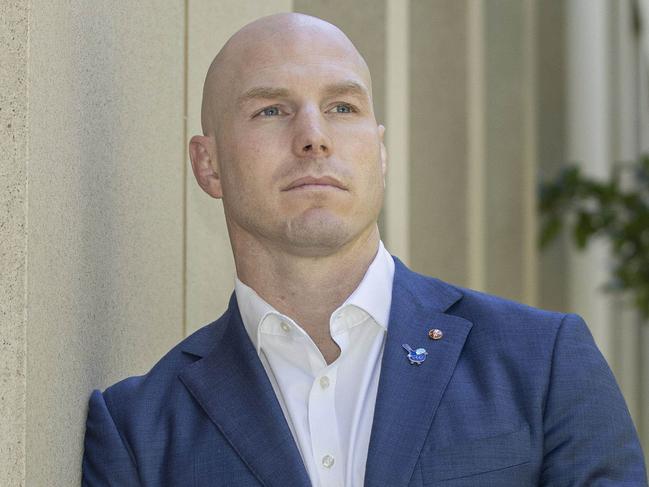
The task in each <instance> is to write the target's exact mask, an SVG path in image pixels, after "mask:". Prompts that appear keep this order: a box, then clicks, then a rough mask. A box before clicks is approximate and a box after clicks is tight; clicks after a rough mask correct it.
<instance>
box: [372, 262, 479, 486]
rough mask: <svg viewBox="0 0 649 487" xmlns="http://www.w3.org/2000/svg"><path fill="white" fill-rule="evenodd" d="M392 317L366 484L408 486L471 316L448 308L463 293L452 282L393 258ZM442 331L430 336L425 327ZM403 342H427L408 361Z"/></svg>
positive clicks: (413, 346)
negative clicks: (420, 355)
mask: <svg viewBox="0 0 649 487" xmlns="http://www.w3.org/2000/svg"><path fill="white" fill-rule="evenodd" d="M395 264H396V267H395V276H394V286H393V291H392V292H393V294H392V307H391V311H390V323H389V326H388V335H387V338H386V343H385V349H384V352H383V361H382V364H381V374H380V379H379V387H378V393H377V398H376V406H375V410H374V421H373V424H372V433H371V437H370V445H369V451H368V456H367V464H366V472H365V485H366V486H387V485H389V486H390V487H398V486H406V485H408V484H409V482H410V478H411V477H412V473H413V471H414V468H415V464H416V462H417V459H418V458H419V455H420V453H421V449H422V447H423V444H424V441H425V440H426V436H427V435H428V430H429V429H430V426H431V424H432V421H433V418H434V416H435V412H436V411H437V407H438V406H439V403H440V400H441V398H442V395H443V393H444V390H445V388H446V385H447V384H448V382H449V380H450V379H451V376H452V374H453V371H454V369H455V365H456V363H457V361H458V359H459V356H460V353H461V351H462V348H463V346H464V342H465V341H466V338H467V336H468V334H469V331H470V329H471V327H472V324H471V322H469V321H467V320H465V319H463V318H460V317H457V316H453V315H451V314H447V313H446V311H448V310H449V308H450V307H451V306H452V305H453V304H455V303H456V302H457V301H459V300H460V299H461V297H462V293H460V292H459V291H458V290H457V289H456V288H454V287H452V286H450V285H448V284H445V283H443V282H442V281H439V280H437V279H432V278H428V277H424V276H421V275H419V274H416V273H414V272H412V271H410V270H409V269H407V268H406V267H405V266H404V265H403V264H402V263H401V261H399V260H398V259H396V258H395ZM435 328H436V329H439V330H441V331H442V333H443V337H442V338H441V339H439V340H431V339H430V338H429V337H428V331H429V330H431V329H435ZM403 344H408V345H410V346H411V347H412V348H419V347H422V348H425V349H426V350H427V351H428V355H427V357H426V360H425V361H424V362H423V363H422V364H421V365H412V364H410V362H409V360H408V358H407V352H406V351H405V350H404V349H403V347H402V346H403Z"/></svg>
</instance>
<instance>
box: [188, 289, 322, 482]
mask: <svg viewBox="0 0 649 487" xmlns="http://www.w3.org/2000/svg"><path fill="white" fill-rule="evenodd" d="M228 315H229V316H228V318H227V319H226V320H223V321H224V323H222V324H221V326H224V327H225V328H224V330H223V333H222V334H221V335H220V337H218V338H217V340H216V345H215V346H214V347H213V348H212V350H211V351H209V352H208V353H207V354H206V355H205V356H204V357H203V358H202V359H200V360H198V361H196V362H194V363H193V364H192V365H190V366H189V367H187V368H186V369H185V370H183V371H182V373H181V374H180V379H181V380H182V382H183V383H184V384H185V386H186V387H187V389H189V391H190V393H191V394H192V395H193V396H194V398H195V399H196V400H197V401H198V404H200V406H201V407H202V408H203V409H204V410H205V412H206V413H207V415H208V416H209V418H210V419H211V420H212V422H213V423H214V424H215V425H216V426H217V427H218V429H219V430H220V431H221V433H222V434H223V436H225V438H226V439H227V440H228V441H229V442H230V444H231V445H232V447H233V448H234V450H235V451H236V452H237V453H238V454H239V455H240V456H241V458H242V459H243V461H244V462H245V463H246V465H248V467H249V468H250V470H251V471H252V472H253V473H254V474H255V476H256V477H257V478H258V479H259V481H260V482H261V483H262V484H263V485H266V486H269V487H270V486H281V487H285V486H287V485H291V486H293V485H294V486H303V485H304V486H308V485H310V481H309V477H308V475H307V472H306V469H305V467H304V464H303V462H302V458H301V456H300V453H299V451H298V449H297V446H296V444H295V441H294V440H293V436H292V434H291V431H290V429H289V427H288V424H287V422H286V419H285V418H284V414H283V412H282V409H281V406H280V405H279V402H278V401H277V397H276V396H275V393H274V391H273V388H272V385H271V384H270V381H269V379H268V376H267V375H266V372H265V370H264V368H263V365H262V364H261V361H260V360H259V357H258V355H257V352H256V351H255V349H254V347H253V345H252V343H251V342H250V339H249V338H248V335H247V334H246V331H245V328H244V326H243V323H242V321H241V316H240V314H239V308H238V306H237V303H236V299H235V297H234V295H233V297H232V299H231V300H230V306H229V309H228ZM188 352H189V353H194V354H197V352H196V351H192V350H188Z"/></svg>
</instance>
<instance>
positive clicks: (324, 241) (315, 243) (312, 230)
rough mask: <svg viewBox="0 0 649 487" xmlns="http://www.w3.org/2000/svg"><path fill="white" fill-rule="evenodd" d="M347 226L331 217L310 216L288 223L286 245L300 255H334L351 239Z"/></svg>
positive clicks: (338, 219)
mask: <svg viewBox="0 0 649 487" xmlns="http://www.w3.org/2000/svg"><path fill="white" fill-rule="evenodd" d="M352 234H353V232H351V231H350V229H349V225H347V224H345V222H344V221H342V220H341V219H340V218H332V216H331V215H318V216H314V215H311V216H310V217H309V218H299V219H295V220H292V221H290V222H288V225H287V227H286V233H285V238H286V243H287V244H288V245H289V246H291V247H292V248H293V249H296V250H297V251H298V252H299V253H300V254H301V255H309V256H318V255H328V254H332V253H334V252H335V251H336V250H338V249H340V248H341V247H343V246H344V245H345V244H347V243H348V242H349V241H350V240H351V239H352V238H353V237H352Z"/></svg>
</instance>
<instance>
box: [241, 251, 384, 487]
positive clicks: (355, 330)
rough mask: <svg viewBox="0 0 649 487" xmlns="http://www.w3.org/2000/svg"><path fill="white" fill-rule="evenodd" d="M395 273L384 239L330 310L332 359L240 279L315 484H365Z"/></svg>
mask: <svg viewBox="0 0 649 487" xmlns="http://www.w3.org/2000/svg"><path fill="white" fill-rule="evenodd" d="M340 272H345V270H344V269H340ZM393 277H394V261H393V260H392V257H391V256H390V254H389V253H388V252H387V251H386V250H385V248H384V246H383V243H382V242H380V243H379V248H378V251H377V253H376V256H375V258H374V260H373V261H372V263H371V264H370V266H369V268H368V269H367V272H366V273H365V276H364V277H363V280H362V281H361V283H360V284H359V285H358V287H357V288H356V290H354V292H353V293H352V294H351V295H350V296H349V297H348V298H347V300H346V301H345V302H344V303H343V304H342V306H340V307H339V308H338V309H337V310H336V311H334V312H333V313H332V315H331V318H330V320H329V330H330V332H331V337H332V338H333V340H334V341H335V342H336V343H337V344H338V346H339V347H340V355H339V356H338V358H337V359H336V360H335V361H334V362H332V363H331V364H329V365H327V363H326V361H325V359H324V357H323V356H322V353H321V352H320V350H319V349H318V347H317V346H316V345H315V343H314V342H313V340H311V337H309V335H308V334H307V333H306V332H305V331H304V330H303V329H302V327H300V325H299V324H298V323H296V322H295V321H294V320H292V319H291V318H290V317H288V316H285V315H283V314H281V313H279V312H278V311H277V310H275V309H274V308H273V307H272V306H271V305H269V304H268V303H267V302H265V301H264V300H263V299H262V298H261V297H260V296H259V295H258V294H257V293H256V292H255V291H254V290H253V289H251V288H250V287H248V286H246V285H245V284H243V283H242V282H241V281H239V279H236V281H235V293H236V296H237V302H238V305H239V310H240V312H241V317H242V319H243V323H244V326H245V328H246V331H247V333H248V335H249V336H250V340H251V341H252V343H253V345H254V346H255V348H256V349H257V353H258V354H259V357H260V359H261V362H262V364H263V366H264V368H265V369H266V373H267V374H268V377H269V378H270V382H271V384H272V386H273V389H274V391H275V394H276V395H277V398H278V400H279V403H280V405H281V407H282V410H283V411H284V416H286V420H287V422H288V424H289V427H290V429H291V433H292V434H293V437H294V438H295V442H296V444H297V446H298V449H299V451H300V454H301V455H302V460H303V461H304V464H305V466H306V469H307V472H308V474H309V477H310V479H311V483H312V484H313V486H314V487H343V486H344V487H361V486H362V485H363V482H364V478H365V463H366V461H367V450H368V446H369V441H370V433H371V430H372V419H373V417H374V405H375V403H376V392H377V389H378V383H379V372H380V366H381V357H382V356H383V347H384V344H385V336H386V333H387V327H388V318H389V315H390V304H391V300H392V279H393ZM277 461H278V462H281V461H282V459H281V458H278V459H277Z"/></svg>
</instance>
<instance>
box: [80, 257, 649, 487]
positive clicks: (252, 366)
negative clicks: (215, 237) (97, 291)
mask: <svg viewBox="0 0 649 487" xmlns="http://www.w3.org/2000/svg"><path fill="white" fill-rule="evenodd" d="M395 261H396V269H395V278H394V287H393V296H392V309H391V312H390V322H389V327H388V334H387V339H386V343H385V352H384V355H383V362H382V364H381V375H380V381H379V388H378V396H377V400H376V409H375V414H374V422H373V426H372V433H371V439H370V446H369V452H368V457H367V469H366V477H365V485H366V486H368V487H379V486H385V487H400V486H404V487H405V486H409V487H423V486H435V485H439V486H445V487H459V486H471V487H476V486H478V487H489V486H493V487H507V486H512V487H513V486H515V487H524V486H537V485H544V486H552V487H561V486H622V485H628V486H643V485H647V484H646V472H645V467H644V461H643V455H642V451H641V448H640V444H639V442H638V438H637V434H636V431H635V429H634V426H633V423H632V422H631V418H630V416H629V413H628V410H627V407H626V405H625V403H624V399H623V398H622V395H621V394H620V391H619V389H618V386H617V384H616V382H615V379H614V378H613V375H612V374H611V371H610V370H609V368H608V366H607V365H606V362H605V361H604V359H603V357H602V355H601V354H600V352H599V351H598V349H597V348H596V346H595V344H594V342H593V339H592V337H591V335H590V333H589V332H588V329H587V327H586V325H585V324H584V322H583V321H582V320H581V318H579V317H578V316H576V315H564V314H560V313H551V312H546V311H540V310H538V309H534V308H530V307H527V306H523V305H521V304H517V303H513V302H510V301H506V300H503V299H500V298H495V297H493V296H489V295H485V294H481V293H478V292H475V291H470V290H466V289H460V288H457V287H455V286H451V285H449V284H446V283H444V282H441V281H439V280H437V279H432V278H429V277H424V276H421V275H418V274H415V273H414V272H411V271H410V270H408V269H407V268H406V267H405V266H404V265H403V264H402V263H401V262H399V261H398V259H395ZM431 328H438V329H440V330H442V332H443V334H444V335H443V338H442V339H440V340H431V339H429V338H428V331H429V330H430V329H431ZM404 343H407V344H410V345H411V346H413V347H424V348H426V349H427V350H428V357H427V358H426V360H425V362H423V363H422V364H421V365H411V364H410V362H409V361H408V359H407V356H406V355H407V354H406V351H405V350H404V349H403V348H402V344H404ZM83 485H85V486H93V487H95V486H120V487H125V486H143V487H144V486H179V487H189V486H228V487H239V486H241V487H243V486H250V487H252V486H257V487H258V486H260V485H264V486H268V487H270V486H276V487H293V486H308V485H310V482H309V478H308V476H307V473H306V470H305V467H304V465H303V462H302V460H301V457H300V453H299V451H298V449H297V446H296V444H295V442H294V440H293V437H292V435H291V432H290V430H289V427H288V424H287V422H286V420H285V418H284V416H283V414H282V410H281V407H280V405H279V403H278V401H277V398H276V396H275V394H274V392H273V389H272V386H271V384H270V382H269V379H268V377H267V375H266V373H265V371H264V368H263V366H262V364H261V362H260V360H259V357H258V356H257V354H256V352H255V349H254V348H253V346H252V343H251V342H250V340H249V338H248V336H247V334H246V331H245V329H244V327H243V324H242V321H241V317H240V315H239V310H238V307H237V303H236V300H235V298H234V296H233V298H232V299H231V301H230V306H229V308H228V310H227V312H226V313H225V314H224V315H223V316H222V317H221V318H219V319H218V320H217V321H215V322H214V323H212V324H210V325H208V326H206V327H204V328H202V329H200V330H199V331H197V332H196V333H194V334H193V335H191V336H190V337H188V338H187V339H185V340H184V341H183V342H181V343H180V344H179V345H178V346H176V347H175V348H174V349H173V350H171V351H170V352H169V353H168V354H167V355H166V356H165V357H164V358H163V359H162V360H160V362H158V364H156V365H155V366H154V367H153V369H152V370H151V371H150V372H149V373H147V374H146V375H143V376H141V377H131V378H129V379H126V380H124V381H122V382H119V383H118V384H115V385H113V386H112V387H109V388H108V389H107V390H106V391H105V392H104V393H101V392H99V391H94V392H93V394H92V397H91V399H90V407H89V411H88V420H87V427H86V437H85V452H84V457H83ZM348 487H352V486H348ZM353 487H359V486H353Z"/></svg>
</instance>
